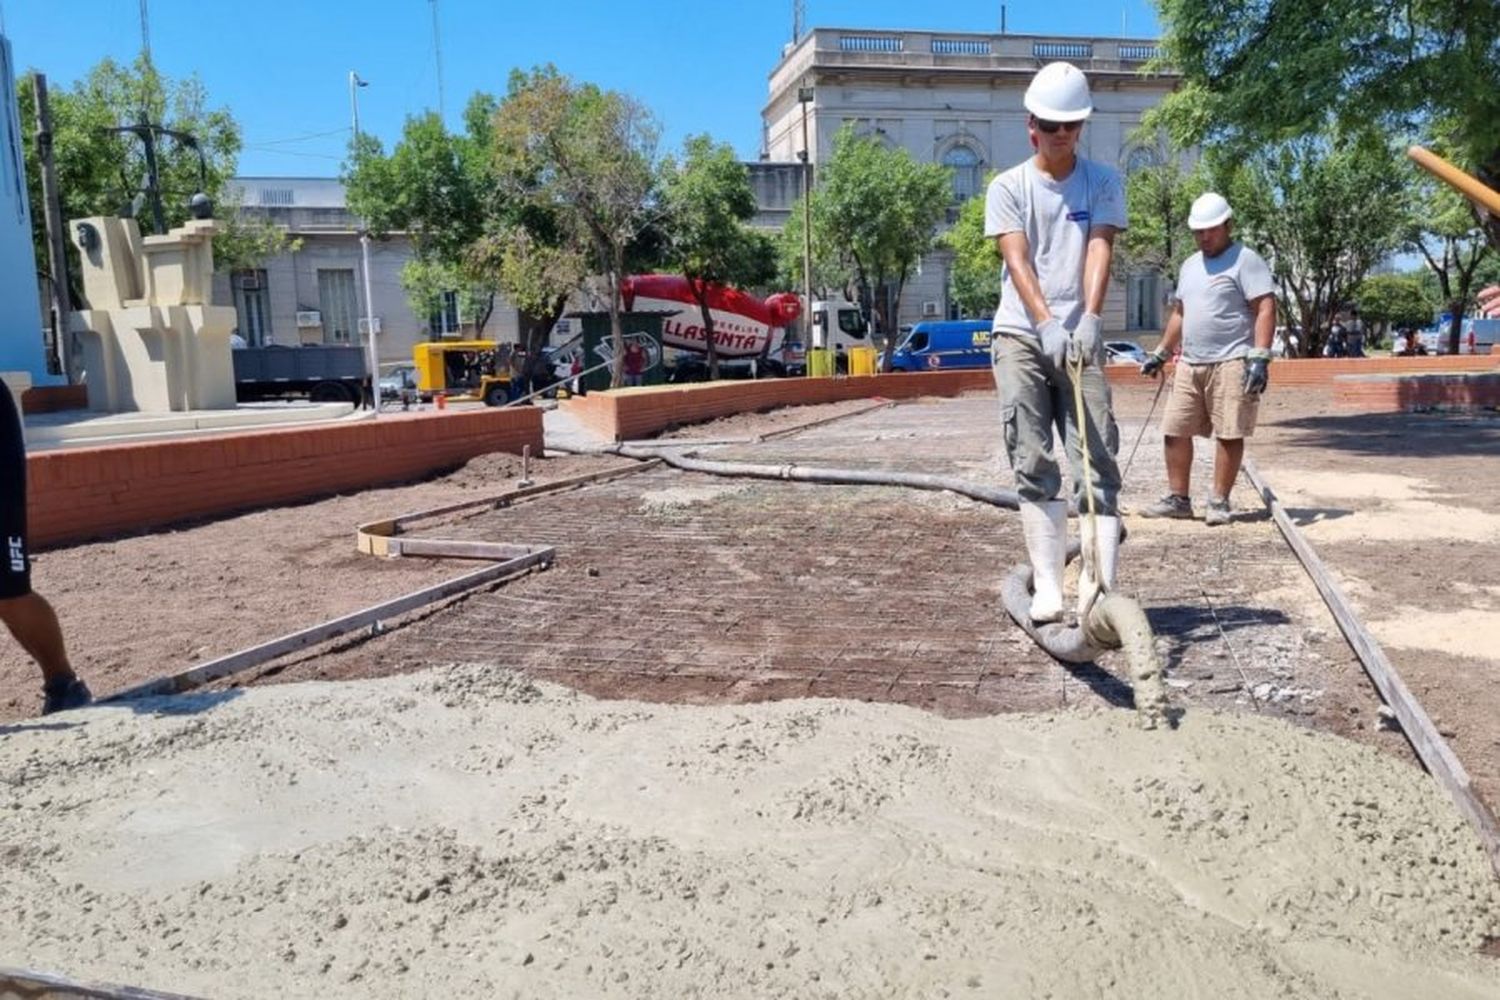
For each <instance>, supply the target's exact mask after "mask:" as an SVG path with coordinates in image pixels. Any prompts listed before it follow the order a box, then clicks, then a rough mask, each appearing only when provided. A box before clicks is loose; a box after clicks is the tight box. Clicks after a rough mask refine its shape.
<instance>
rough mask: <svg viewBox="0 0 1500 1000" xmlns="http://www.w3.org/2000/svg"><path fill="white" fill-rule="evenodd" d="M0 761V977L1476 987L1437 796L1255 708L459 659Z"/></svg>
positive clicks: (491, 984)
mask: <svg viewBox="0 0 1500 1000" xmlns="http://www.w3.org/2000/svg"><path fill="white" fill-rule="evenodd" d="M153 707H154V709H155V710H157V711H163V712H166V711H169V710H170V711H171V712H172V713H173V714H161V715H150V714H144V715H143V714H136V713H135V712H132V711H131V710H129V709H102V710H94V711H90V712H87V713H81V714H78V715H75V716H72V717H64V719H65V722H63V723H58V724H57V726H56V727H54V726H53V725H51V724H50V723H46V724H38V725H37V726H36V727H35V728H20V729H17V730H11V731H8V732H6V734H5V735H4V736H3V737H0V797H3V798H0V860H3V864H4V869H3V871H4V874H3V877H0V912H4V913H5V914H6V916H7V919H6V920H4V921H0V965H3V964H11V965H21V966H26V967H31V968H43V969H52V970H55V971H59V972H64V973H67V974H71V975H78V976H85V977H97V978H102V979H107V980H113V981H117V982H127V983H132V984H136V985H143V986H153V987H156V988H159V989H174V990H180V991H183V992H189V993H196V994H201V995H205V996H212V997H265V996H304V997H367V996H398V995H402V996H459V995H462V996H512V995H515V996H526V997H548V996H556V997H578V996H622V997H624V996H630V997H726V996H743V997H775V996H797V997H823V996H826V997H840V998H847V997H891V996H912V997H928V996H932V997H936V996H1007V997H1009V996H1015V997H1044V996H1056V997H1091V996H1158V997H1178V996H1212V997H1216V998H1233V997H1245V998H1261V997H1267V996H1295V997H1320V998H1324V997H1334V996H1341V997H1353V996H1358V997H1412V996H1432V997H1438V996H1441V997H1445V998H1466V997H1469V998H1478V997H1497V996H1500V963H1497V962H1496V961H1495V960H1493V959H1488V958H1485V957H1482V956H1480V955H1478V954H1477V953H1476V949H1477V948H1478V947H1479V946H1480V945H1481V944H1482V943H1483V942H1484V941H1485V940H1486V939H1487V938H1489V937H1492V936H1495V935H1500V891H1497V888H1496V885H1495V883H1494V882H1493V881H1492V880H1491V878H1490V876H1489V874H1488V869H1487V868H1486V866H1485V864H1484V861H1483V858H1482V855H1481V854H1480V852H1479V849H1478V847H1477V845H1476V842H1475V840H1474V838H1473V837H1472V836H1471V835H1470V834H1469V832H1468V830H1467V829H1466V828H1465V827H1464V826H1463V825H1462V824H1461V822H1460V821H1459V820H1458V819H1457V817H1456V815H1455V813H1454V811H1453V810H1452V809H1451V808H1450V806H1449V804H1448V803H1447V802H1446V801H1445V800H1444V799H1443V798H1442V797H1441V796H1440V795H1439V793H1438V791H1437V789H1436V786H1435V785H1434V784H1433V783H1432V782H1431V781H1430V780H1429V779H1427V778H1426V777H1425V776H1424V775H1422V774H1421V773H1420V772H1418V771H1417V770H1415V769H1414V768H1412V767H1409V766H1407V765H1404V764H1402V763H1400V762H1399V761H1395V760H1391V759H1388V758H1386V757H1384V756H1381V755H1379V754H1377V753H1375V752H1373V751H1371V750H1369V749H1366V748H1362V747H1359V746H1356V745H1353V744H1350V743H1347V742H1344V741H1341V740H1339V739H1336V738H1333V737H1329V736H1324V735H1319V734H1316V733H1311V732H1306V731H1302V730H1297V729H1293V728H1290V727H1288V726H1286V725H1283V724H1278V723H1274V722H1270V721H1266V720H1262V719H1257V718H1253V717H1225V716H1218V715H1213V714H1210V713H1206V712H1201V711H1200V712H1194V713H1191V714H1190V715H1189V716H1188V717H1187V718H1186V719H1185V720H1184V723H1183V726H1182V728H1181V729H1180V730H1178V731H1176V732H1170V731H1159V732H1143V731H1141V730H1139V729H1138V728H1137V727H1136V725H1135V720H1134V717H1133V715H1131V714H1130V713H1128V712H1124V711H1116V712H1097V713H1090V714H1085V713H1077V714H1067V715H1059V716H1043V717H1035V716H1034V717H1018V716H1008V717H998V718H989V719H971V720H961V721H954V720H945V719H941V718H938V717H935V716H931V715H927V714H923V713H921V712H918V711H915V710H911V709H906V708H900V707H892V706H877V705H865V704H852V703H845V702H831V701H804V702H782V703H777V704H770V705H761V706H753V707H745V706H734V707H715V708H699V707H670V706H669V707H663V706H655V705H644V704H638V703H625V702H595V701H591V700H589V699H586V698H582V697H579V696H576V695H574V694H571V693H569V692H566V691H563V690H561V689H557V688H552V687H544V688H538V687H536V686H533V685H532V684H531V683H529V682H527V681H526V680H524V679H520V678H517V677H515V676H513V675H510V674H507V673H504V672H502V671H500V670H498V669H497V668H494V667H490V666H480V665H466V666H457V667H450V668H445V669H442V670H438V671H433V672H428V673H424V674H416V675H410V676H404V677H398V678H392V679H386V680H380V681H365V682H357V683H348V684H340V685H331V684H323V685H286V686H281V687H273V688H265V689H258V690H254V691H251V692H249V693H246V694H242V695H238V696H234V695H203V696H197V697H194V698H188V699H179V700H178V701H176V702H170V703H163V702H158V703H156V704H155V705H154V706H153Z"/></svg>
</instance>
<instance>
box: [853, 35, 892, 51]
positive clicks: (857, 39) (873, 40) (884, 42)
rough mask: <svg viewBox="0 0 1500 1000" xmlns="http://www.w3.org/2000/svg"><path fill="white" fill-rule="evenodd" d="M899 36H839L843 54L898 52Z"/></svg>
mask: <svg viewBox="0 0 1500 1000" xmlns="http://www.w3.org/2000/svg"><path fill="white" fill-rule="evenodd" d="M901 42H902V39H901V36H900V35H839V49H840V51H843V52H900V51H902V45H901Z"/></svg>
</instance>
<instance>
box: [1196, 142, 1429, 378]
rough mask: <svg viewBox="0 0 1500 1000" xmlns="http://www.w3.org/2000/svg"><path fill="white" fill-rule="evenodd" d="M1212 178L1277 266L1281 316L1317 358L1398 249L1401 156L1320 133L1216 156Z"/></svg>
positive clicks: (1249, 236)
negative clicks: (1334, 325)
mask: <svg viewBox="0 0 1500 1000" xmlns="http://www.w3.org/2000/svg"><path fill="white" fill-rule="evenodd" d="M1211 174H1212V176H1213V178H1214V180H1215V185H1214V186H1215V188H1216V189H1217V190H1219V191H1220V192H1221V193H1223V194H1224V195H1225V196H1226V197H1227V198H1228V199H1229V203H1230V204H1231V205H1233V206H1234V213H1235V226H1236V231H1237V234H1238V235H1239V236H1241V237H1242V238H1244V240H1245V242H1247V243H1248V244H1249V245H1251V246H1253V247H1255V248H1256V249H1257V250H1258V251H1260V253H1261V254H1262V255H1264V256H1265V257H1266V259H1267V261H1268V262H1269V263H1270V265H1271V271H1272V274H1273V276H1274V277H1275V279H1276V282H1277V286H1278V289H1279V295H1278V299H1279V302H1280V305H1281V309H1282V313H1283V315H1284V316H1286V317H1289V318H1291V319H1295V320H1296V321H1297V322H1298V323H1299V325H1300V326H1301V328H1302V331H1303V336H1302V339H1301V345H1300V350H1301V351H1302V352H1304V353H1310V354H1316V353H1318V352H1319V350H1320V349H1321V347H1322V344H1323V341H1324V339H1325V337H1326V331H1327V328H1328V325H1329V324H1330V323H1331V321H1332V318H1333V316H1334V314H1335V313H1336V312H1338V310H1340V309H1342V308H1344V307H1345V306H1347V305H1348V304H1349V302H1350V299H1351V296H1352V294H1353V292H1354V289H1355V288H1356V287H1357V286H1358V284H1359V282H1360V281H1361V280H1362V279H1363V278H1364V276H1365V275H1366V274H1368V273H1369V271H1370V269H1371V268H1372V267H1374V266H1375V265H1376V264H1377V263H1379V262H1380V261H1381V260H1382V259H1384V258H1385V257H1386V256H1387V255H1388V254H1390V252H1391V251H1392V250H1394V249H1395V248H1396V247H1397V246H1398V245H1399V243H1400V227H1401V224H1402V220H1403V219H1404V217H1405V216H1404V212H1405V201H1404V193H1403V184H1402V175H1401V173H1400V171H1399V169H1398V167H1397V160H1396V156H1395V154H1394V153H1393V152H1392V151H1391V150H1390V149H1389V148H1387V147H1385V146H1384V145H1382V144H1380V143H1378V142H1375V141H1374V140H1372V139H1370V138H1368V137H1366V138H1363V139H1345V138H1341V137H1330V136H1314V137H1310V138H1302V139H1294V140H1290V141H1288V142H1285V143H1282V144H1280V145H1278V146H1274V147H1268V148H1265V149H1262V150H1260V151H1259V152H1258V153H1256V154H1255V155H1253V156H1250V157H1247V158H1243V159H1240V158H1234V159H1231V158H1227V157H1223V158H1221V157H1215V162H1214V163H1213V164H1212V165H1211Z"/></svg>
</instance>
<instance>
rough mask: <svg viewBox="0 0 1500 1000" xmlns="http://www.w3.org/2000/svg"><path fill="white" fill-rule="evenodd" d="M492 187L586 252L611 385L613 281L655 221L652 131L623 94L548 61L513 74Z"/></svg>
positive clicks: (616, 316)
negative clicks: (597, 280)
mask: <svg viewBox="0 0 1500 1000" xmlns="http://www.w3.org/2000/svg"><path fill="white" fill-rule="evenodd" d="M493 130H494V131H493V136H494V141H493V147H492V148H493V153H494V159H493V165H494V169H495V171H496V176H497V179H498V181H499V186H500V190H501V192H502V193H503V194H504V195H505V196H506V197H508V198H511V199H514V200H515V201H516V202H517V203H518V204H519V205H521V206H523V207H531V208H534V209H536V210H538V211H544V212H547V213H549V214H550V215H551V217H552V219H553V220H554V221H555V223H556V233H557V236H558V237H559V243H558V245H559V246H567V247H569V248H571V249H573V250H575V251H579V252H584V253H587V255H588V256H589V258H590V260H591V262H592V266H593V268H594V269H595V273H597V274H598V275H600V276H601V277H602V279H603V282H604V284H605V286H606V287H605V288H604V289H603V290H602V291H603V294H602V296H601V297H603V298H605V299H606V301H607V302H608V304H609V315H610V333H611V341H612V345H613V348H614V362H615V363H614V378H613V381H614V384H616V385H618V384H620V380H621V377H622V363H623V360H624V333H623V328H622V326H621V320H620V312H621V300H620V282H621V279H623V278H624V277H625V275H626V273H627V268H628V267H629V265H630V263H631V262H632V257H633V256H635V255H636V251H638V250H639V249H640V247H641V245H642V240H643V238H645V237H648V236H649V235H650V231H651V230H652V228H653V226H654V225H655V223H656V222H657V221H658V215H659V211H660V209H659V206H658V204H657V200H656V193H657V192H656V177H657V173H656V172H657V153H656V143H657V136H658V131H659V130H658V127H657V124H656V121H655V119H654V118H653V117H652V116H651V114H650V112H649V111H647V110H646V108H645V107H644V106H642V105H641V104H640V103H639V102H638V101H636V100H635V99H634V98H631V97H629V96H627V95H625V94H620V93H617V92H614V91H605V90H601V89H600V88H599V87H597V86H595V85H593V84H589V83H576V82H574V81H573V80H571V79H569V78H568V77H566V76H564V75H562V74H560V73H559V72H558V71H557V70H556V69H555V68H553V67H551V66H548V67H545V68H541V69H534V70H532V71H531V72H530V73H529V74H527V73H522V72H519V71H517V72H515V73H513V74H512V75H511V80H510V87H509V90H508V92H507V94H506V96H505V99H504V100H503V101H501V102H500V105H499V107H498V109H497V111H496V114H495V117H494V122H493Z"/></svg>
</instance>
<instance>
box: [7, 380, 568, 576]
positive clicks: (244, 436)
mask: <svg viewBox="0 0 1500 1000" xmlns="http://www.w3.org/2000/svg"><path fill="white" fill-rule="evenodd" d="M525 445H530V446H531V450H532V452H533V453H534V454H537V455H540V454H541V452H542V412H541V410H539V409H535V408H532V407H518V408H515V409H506V410H473V411H463V412H446V413H435V412H428V413H411V414H399V415H397V414H390V415H386V416H382V417H381V418H380V419H379V420H378V421H364V422H361V423H349V424H339V425H336V426H328V425H324V426H319V427H299V428H292V429H279V430H267V431H246V432H242V433H237V434H223V435H216V436H213V437H201V438H188V439H182V440H176V441H162V442H153V443H149V444H136V443H132V444H118V445H106V446H103V447H98V448H75V449H59V450H57V451H48V452H41V453H38V454H34V455H31V456H30V457H29V458H28V459H27V466H26V468H27V511H28V516H29V518H30V522H31V524H30V528H31V539H32V543H33V544H34V545H36V546H38V547H40V546H48V545H58V544H62V543H66V542H76V541H82V540H84V539H88V538H98V537H101V536H106V535H113V534H119V533H121V532H128V531H137V530H140V529H143V528H153V527H160V526H162V525H166V524H171V523H173V522H176V521H183V520H187V519H191V518H198V517H206V516H211V515H217V514H227V513H230V512H233V511H237V510H247V509H250V508H256V507H268V506H272V505H275V504H279V503H289V502H293V501H297V500H306V499H310V498H313V497H318V496H326V495H329V494H332V493H337V492H340V491H344V490H354V489H362V488H364V487H367V486H375V485H379V484H383V483H394V482H401V481H403V480H409V479H414V478H417V477H420V476H424V475H428V474H431V473H434V472H438V471H441V470H443V469H449V468H453V467H454V466H457V465H461V464H462V463H464V462H466V461H468V460H469V459H471V458H474V457H476V456H478V455H483V454H487V453H489V452H495V451H508V452H515V453H519V452H520V451H521V449H522V447H523V446H525Z"/></svg>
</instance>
